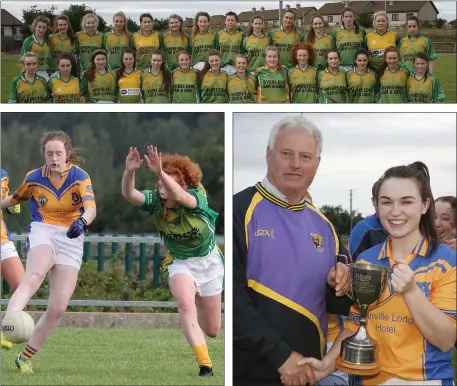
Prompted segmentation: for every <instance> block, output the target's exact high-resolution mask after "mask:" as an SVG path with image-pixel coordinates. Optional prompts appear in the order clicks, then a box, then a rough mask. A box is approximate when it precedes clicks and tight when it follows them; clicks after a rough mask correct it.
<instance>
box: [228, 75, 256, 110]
mask: <svg viewBox="0 0 457 386" xmlns="http://www.w3.org/2000/svg"><path fill="white" fill-rule="evenodd" d="M227 93H228V97H229V102H230V103H256V82H255V77H254V76H253V75H248V76H247V77H246V78H240V77H239V76H238V74H237V73H235V74H232V75H230V76H229V78H228V81H227Z"/></svg>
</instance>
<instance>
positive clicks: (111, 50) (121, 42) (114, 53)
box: [103, 31, 132, 71]
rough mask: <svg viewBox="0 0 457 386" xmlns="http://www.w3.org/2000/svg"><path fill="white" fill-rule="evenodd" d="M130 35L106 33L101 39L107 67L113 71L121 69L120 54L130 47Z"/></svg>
mask: <svg viewBox="0 0 457 386" xmlns="http://www.w3.org/2000/svg"><path fill="white" fill-rule="evenodd" d="M131 40H132V35H130V34H126V33H125V32H123V33H121V34H120V35H118V34H116V33H115V32H113V31H112V32H108V33H106V34H105V35H104V37H103V47H104V48H105V50H106V52H108V66H109V69H110V70H112V71H114V70H117V69H119V68H121V64H122V63H121V61H122V52H124V50H125V49H126V48H130V47H131V45H132V42H131Z"/></svg>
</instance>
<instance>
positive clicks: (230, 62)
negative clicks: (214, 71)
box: [216, 11, 244, 76]
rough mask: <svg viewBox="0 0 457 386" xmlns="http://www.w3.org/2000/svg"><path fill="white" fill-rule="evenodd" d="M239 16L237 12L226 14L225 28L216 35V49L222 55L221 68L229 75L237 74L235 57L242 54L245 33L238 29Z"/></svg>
mask: <svg viewBox="0 0 457 386" xmlns="http://www.w3.org/2000/svg"><path fill="white" fill-rule="evenodd" d="M237 22H238V15H237V14H236V13H235V12H231V11H230V12H227V13H226V14H225V28H224V29H223V30H221V31H219V32H218V33H217V35H216V49H217V50H219V51H220V53H221V59H222V63H221V68H222V70H224V71H225V72H226V73H227V75H229V76H230V75H233V74H234V73H235V72H236V68H235V57H236V55H238V54H241V50H242V46H243V39H244V33H243V31H242V30H240V29H238V28H237V27H236V23H237Z"/></svg>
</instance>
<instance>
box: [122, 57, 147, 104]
mask: <svg viewBox="0 0 457 386" xmlns="http://www.w3.org/2000/svg"><path fill="white" fill-rule="evenodd" d="M135 59H136V57H135V51H134V50H132V49H130V48H127V49H126V50H124V51H123V52H122V57H121V63H122V64H121V68H119V69H118V70H117V71H116V78H117V88H118V93H117V102H118V103H141V99H142V97H141V75H142V74H143V72H142V71H140V70H135Z"/></svg>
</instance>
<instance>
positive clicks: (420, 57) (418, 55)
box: [413, 52, 429, 82]
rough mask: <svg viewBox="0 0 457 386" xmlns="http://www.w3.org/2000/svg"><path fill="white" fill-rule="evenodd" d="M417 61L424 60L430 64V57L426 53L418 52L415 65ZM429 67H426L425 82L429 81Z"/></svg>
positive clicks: (415, 56)
mask: <svg viewBox="0 0 457 386" xmlns="http://www.w3.org/2000/svg"><path fill="white" fill-rule="evenodd" d="M416 59H422V60H425V61H426V62H427V64H428V62H429V59H428V56H427V54H426V53H425V52H418V53H417V54H416V55H414V62H413V63H416ZM428 74H429V72H428V66H427V67H425V75H424V82H426V81H427V77H428Z"/></svg>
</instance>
